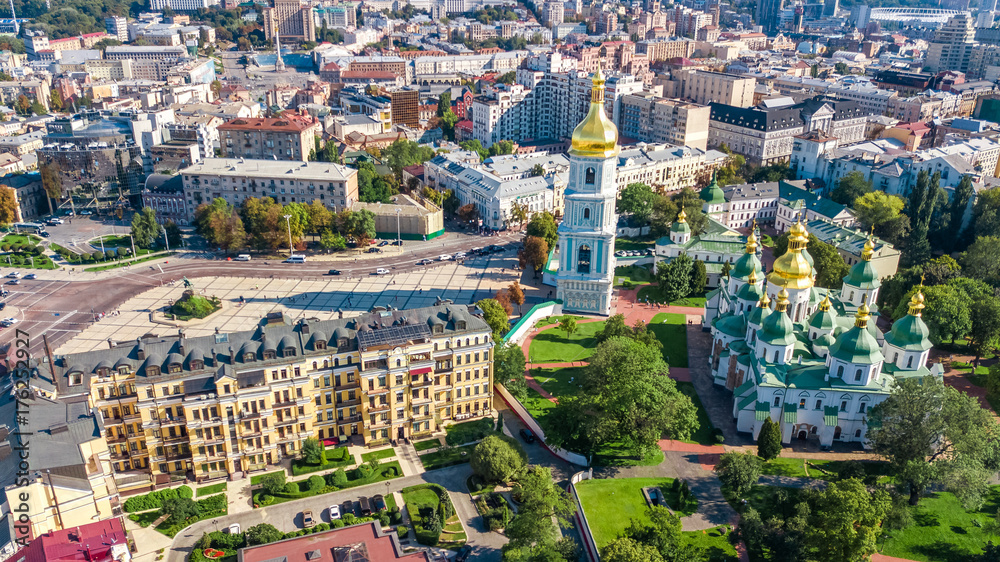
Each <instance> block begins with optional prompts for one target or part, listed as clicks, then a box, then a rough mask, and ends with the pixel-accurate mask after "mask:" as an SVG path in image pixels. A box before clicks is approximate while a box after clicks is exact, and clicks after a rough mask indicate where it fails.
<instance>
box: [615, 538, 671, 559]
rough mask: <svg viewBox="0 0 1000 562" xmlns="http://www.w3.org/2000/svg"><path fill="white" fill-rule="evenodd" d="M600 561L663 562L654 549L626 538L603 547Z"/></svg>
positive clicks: (618, 539)
mask: <svg viewBox="0 0 1000 562" xmlns="http://www.w3.org/2000/svg"><path fill="white" fill-rule="evenodd" d="M601 560H604V561H605V562H634V561H636V560H643V561H645V562H664V560H663V557H662V556H660V553H659V551H657V550H656V548H655V547H653V546H651V545H648V544H643V543H640V542H637V541H635V540H633V539H630V538H628V537H619V538H617V539H615V540H613V541H611V542H610V543H608V546H605V547H604V551H603V553H602V554H601Z"/></svg>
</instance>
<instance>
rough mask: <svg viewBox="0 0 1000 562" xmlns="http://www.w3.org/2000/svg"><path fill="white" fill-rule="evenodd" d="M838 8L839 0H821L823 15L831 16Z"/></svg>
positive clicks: (835, 13)
mask: <svg viewBox="0 0 1000 562" xmlns="http://www.w3.org/2000/svg"><path fill="white" fill-rule="evenodd" d="M838 8H840V0H823V17H828V18H832V17H833V16H835V15H837V9H838Z"/></svg>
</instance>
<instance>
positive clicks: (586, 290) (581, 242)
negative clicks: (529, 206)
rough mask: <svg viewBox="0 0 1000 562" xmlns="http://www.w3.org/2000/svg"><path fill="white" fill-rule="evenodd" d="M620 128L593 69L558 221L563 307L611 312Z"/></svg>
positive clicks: (559, 291)
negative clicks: (606, 109)
mask: <svg viewBox="0 0 1000 562" xmlns="http://www.w3.org/2000/svg"><path fill="white" fill-rule="evenodd" d="M618 154H619V148H618V129H617V128H616V127H615V124H614V123H612V122H611V120H610V119H608V116H607V114H605V113H604V77H603V76H601V72H600V70H598V71H597V73H596V74H595V75H594V80H593V88H592V90H591V97H590V111H589V112H588V113H587V117H586V118H584V120H583V121H582V122H581V123H580V124H579V125H577V127H576V129H575V130H574V131H573V138H572V142H571V145H570V150H569V184H568V187H567V188H566V194H565V197H564V205H565V209H566V214H565V218H564V219H563V222H562V224H560V225H559V270H558V273H556V294H557V296H556V298H558V299H561V300H562V301H563V310H567V311H574V312H589V313H592V314H604V315H607V314H610V312H611V291H612V285H613V281H614V272H615V263H616V258H615V256H614V249H615V228H616V225H617V223H618V215H617V214H616V213H615V201H616V199H617V195H618V190H617V189H616V187H615V177H616V166H617V165H618Z"/></svg>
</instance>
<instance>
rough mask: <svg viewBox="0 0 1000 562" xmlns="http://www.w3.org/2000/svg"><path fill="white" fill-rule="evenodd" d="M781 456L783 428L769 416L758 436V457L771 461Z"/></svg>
mask: <svg viewBox="0 0 1000 562" xmlns="http://www.w3.org/2000/svg"><path fill="white" fill-rule="evenodd" d="M780 455H781V426H780V425H778V424H776V423H774V421H772V420H771V416H768V417H767V419H765V420H764V424H763V425H761V427H760V433H759V434H758V435H757V456H758V457H760V458H762V459H764V461H765V462H766V461H769V460H771V459H776V458H778V457H779V456H780Z"/></svg>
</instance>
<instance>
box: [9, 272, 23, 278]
mask: <svg viewBox="0 0 1000 562" xmlns="http://www.w3.org/2000/svg"><path fill="white" fill-rule="evenodd" d="M20 276H21V273H20V272H17V271H11V272H10V273H8V274H7V277H8V278H10V279H17V278H18V277H20Z"/></svg>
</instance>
